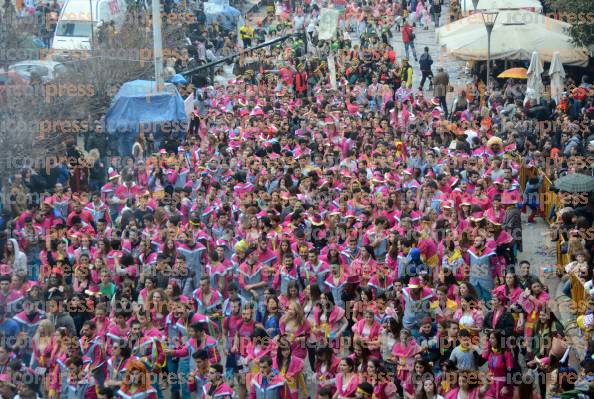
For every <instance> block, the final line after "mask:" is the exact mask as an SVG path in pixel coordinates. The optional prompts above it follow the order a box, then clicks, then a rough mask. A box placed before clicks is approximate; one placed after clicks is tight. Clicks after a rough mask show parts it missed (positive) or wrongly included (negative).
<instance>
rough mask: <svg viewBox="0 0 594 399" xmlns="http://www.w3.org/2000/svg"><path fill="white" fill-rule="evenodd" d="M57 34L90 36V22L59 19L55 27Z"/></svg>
mask: <svg viewBox="0 0 594 399" xmlns="http://www.w3.org/2000/svg"><path fill="white" fill-rule="evenodd" d="M56 32H57V35H58V36H67V37H91V22H89V21H60V22H58V27H57V29H56Z"/></svg>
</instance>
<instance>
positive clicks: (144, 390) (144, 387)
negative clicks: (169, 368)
mask: <svg viewBox="0 0 594 399" xmlns="http://www.w3.org/2000/svg"><path fill="white" fill-rule="evenodd" d="M116 395H117V396H118V398H130V397H134V398H135V399H157V391H156V390H155V389H154V388H153V387H152V386H151V378H150V374H149V372H148V370H147V369H146V367H145V365H144V364H143V363H142V362H141V361H139V360H131V361H130V362H129V363H128V367H127V370H126V374H125V375H124V381H123V383H122V387H121V388H120V390H119V391H118V392H117V394H116Z"/></svg>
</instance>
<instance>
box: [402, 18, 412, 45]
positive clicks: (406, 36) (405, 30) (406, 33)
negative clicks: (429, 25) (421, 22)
mask: <svg viewBox="0 0 594 399" xmlns="http://www.w3.org/2000/svg"><path fill="white" fill-rule="evenodd" d="M412 33H413V30H412V26H411V25H409V24H408V23H407V24H406V25H404V26H403V27H402V41H403V42H404V43H410V42H412V38H411V34H412Z"/></svg>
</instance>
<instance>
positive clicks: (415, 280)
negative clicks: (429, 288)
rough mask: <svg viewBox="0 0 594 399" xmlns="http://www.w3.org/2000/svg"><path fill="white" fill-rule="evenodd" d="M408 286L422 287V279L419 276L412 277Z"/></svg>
mask: <svg viewBox="0 0 594 399" xmlns="http://www.w3.org/2000/svg"><path fill="white" fill-rule="evenodd" d="M408 288H421V280H419V278H418V277H411V278H410V280H409V281H408Z"/></svg>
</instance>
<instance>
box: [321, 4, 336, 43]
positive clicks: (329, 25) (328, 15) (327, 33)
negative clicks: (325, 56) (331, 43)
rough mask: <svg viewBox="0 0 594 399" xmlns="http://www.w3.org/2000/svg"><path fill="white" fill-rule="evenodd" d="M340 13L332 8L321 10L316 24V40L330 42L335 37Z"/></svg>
mask: <svg viewBox="0 0 594 399" xmlns="http://www.w3.org/2000/svg"><path fill="white" fill-rule="evenodd" d="M339 15H340V13H339V12H338V10H335V9H333V8H322V11H321V12H320V22H319V23H318V39H320V40H331V39H333V38H334V36H336V31H337V29H338V17H339Z"/></svg>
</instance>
